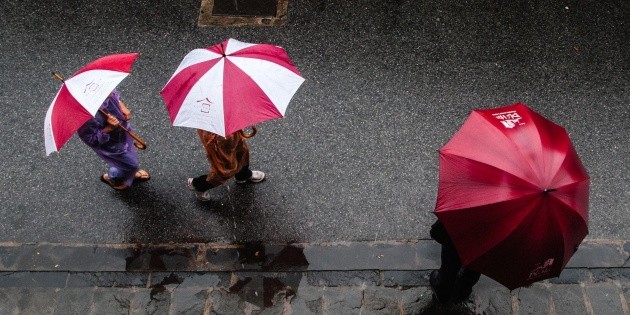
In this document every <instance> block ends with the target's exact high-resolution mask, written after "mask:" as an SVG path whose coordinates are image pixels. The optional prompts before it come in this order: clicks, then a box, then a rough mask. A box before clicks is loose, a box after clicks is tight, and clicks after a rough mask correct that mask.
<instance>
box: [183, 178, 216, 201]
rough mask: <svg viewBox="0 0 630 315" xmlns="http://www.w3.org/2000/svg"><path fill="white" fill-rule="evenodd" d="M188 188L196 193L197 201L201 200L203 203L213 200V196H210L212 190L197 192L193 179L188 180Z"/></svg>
mask: <svg viewBox="0 0 630 315" xmlns="http://www.w3.org/2000/svg"><path fill="white" fill-rule="evenodd" d="M186 187H188V189H190V190H192V191H193V192H194V193H195V197H197V199H199V200H201V201H210V200H212V196H210V189H208V190H206V191H197V190H196V189H195V186H193V179H192V178H189V179H188V180H186Z"/></svg>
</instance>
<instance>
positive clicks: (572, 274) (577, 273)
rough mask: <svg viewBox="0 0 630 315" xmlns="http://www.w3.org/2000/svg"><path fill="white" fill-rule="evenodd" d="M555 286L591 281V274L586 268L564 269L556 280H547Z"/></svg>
mask: <svg viewBox="0 0 630 315" xmlns="http://www.w3.org/2000/svg"><path fill="white" fill-rule="evenodd" d="M548 281H549V282H550V283H556V284H576V283H582V282H588V281H591V272H590V271H589V269H586V268H570V269H569V268H565V269H564V270H562V273H560V276H559V277H557V278H551V279H549V280H548Z"/></svg>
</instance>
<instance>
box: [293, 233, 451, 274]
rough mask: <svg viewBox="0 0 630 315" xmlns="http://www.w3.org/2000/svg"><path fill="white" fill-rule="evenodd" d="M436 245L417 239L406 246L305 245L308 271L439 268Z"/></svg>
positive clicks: (438, 255) (378, 244) (433, 242)
mask: <svg viewBox="0 0 630 315" xmlns="http://www.w3.org/2000/svg"><path fill="white" fill-rule="evenodd" d="M439 253H440V247H439V244H438V243H436V242H435V241H432V240H420V241H418V242H416V243H413V242H412V243H406V244H402V245H401V244H396V245H394V244H387V243H382V244H381V243H376V244H361V243H359V244H352V245H348V246H347V247H346V246H341V245H336V246H325V245H322V246H307V247H305V248H304V254H305V256H306V259H307V260H308V262H309V266H308V270H311V271H324V270H337V271H339V270H424V269H436V268H439V266H440V264H439V257H440V254H439Z"/></svg>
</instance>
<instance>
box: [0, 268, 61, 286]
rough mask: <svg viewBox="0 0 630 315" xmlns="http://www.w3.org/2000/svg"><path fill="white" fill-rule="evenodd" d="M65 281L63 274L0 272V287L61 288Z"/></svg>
mask: <svg viewBox="0 0 630 315" xmlns="http://www.w3.org/2000/svg"><path fill="white" fill-rule="evenodd" d="M67 279H68V274H67V273H65V272H48V271H44V272H30V271H25V272H0V287H5V288H6V287H47V288H63V287H65V286H66V281H67Z"/></svg>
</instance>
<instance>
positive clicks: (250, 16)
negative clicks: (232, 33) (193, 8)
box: [198, 0, 289, 26]
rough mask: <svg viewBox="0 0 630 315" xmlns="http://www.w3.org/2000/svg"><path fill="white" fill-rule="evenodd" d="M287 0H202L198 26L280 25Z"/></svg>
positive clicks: (284, 16)
mask: <svg viewBox="0 0 630 315" xmlns="http://www.w3.org/2000/svg"><path fill="white" fill-rule="evenodd" d="M288 1H289V0H202V1H201V9H200V11H199V21H198V23H199V25H200V26H208V25H232V26H240V25H282V24H284V22H285V21H286V12H287V6H288Z"/></svg>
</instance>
